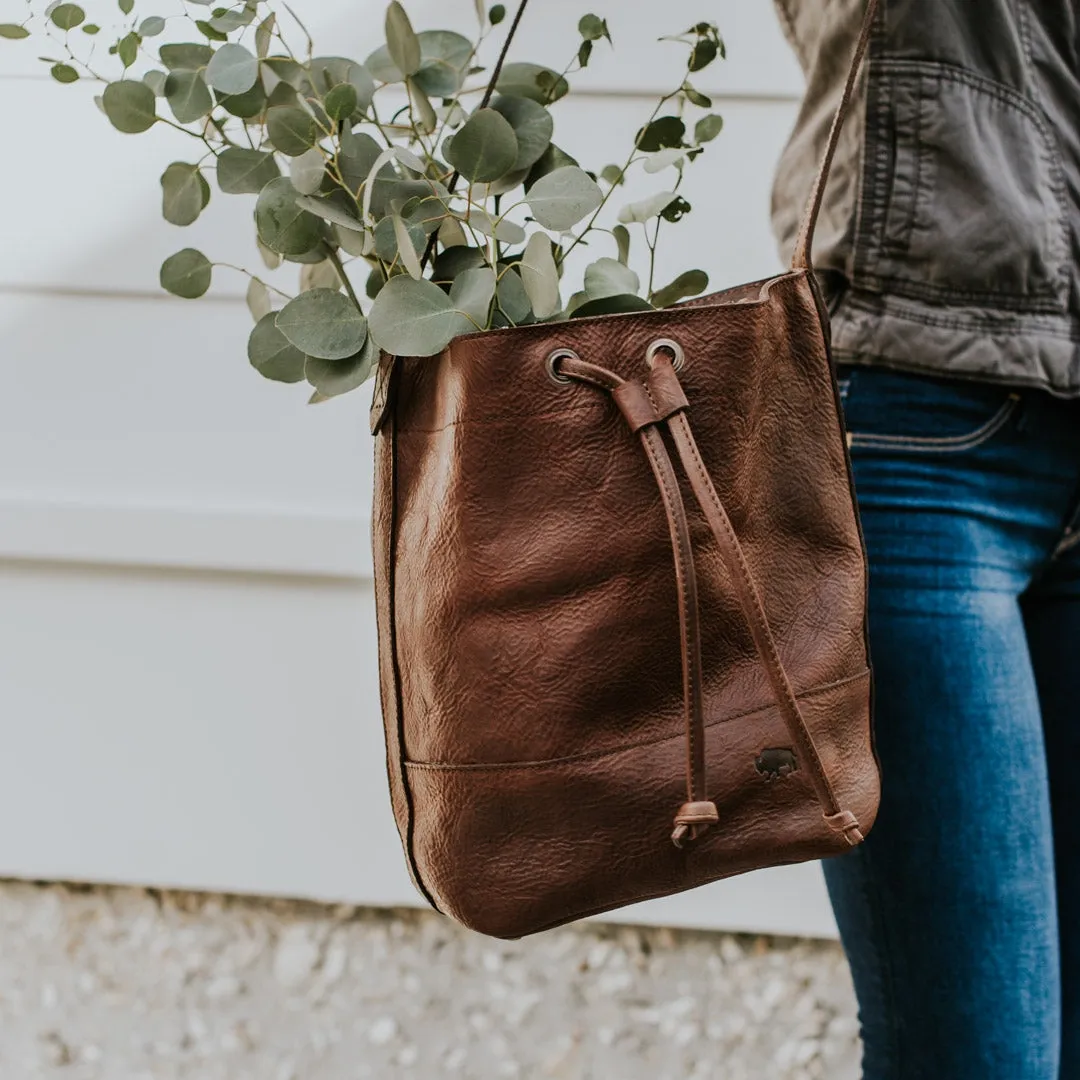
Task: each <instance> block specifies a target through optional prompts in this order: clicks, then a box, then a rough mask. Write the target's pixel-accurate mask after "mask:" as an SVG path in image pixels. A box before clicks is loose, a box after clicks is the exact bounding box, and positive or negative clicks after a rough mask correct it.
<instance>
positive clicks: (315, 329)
mask: <svg viewBox="0 0 1080 1080" xmlns="http://www.w3.org/2000/svg"><path fill="white" fill-rule="evenodd" d="M277 328H278V329H279V330H280V331H281V332H282V333H283V334H284V335H285V336H286V337H287V338H288V339H289V341H291V342H292V343H293V345H295V346H296V347H297V348H298V349H300V350H301V352H303V353H305V354H306V355H307V356H315V357H318V358H319V359H320V360H344V359H346V358H347V357H350V356H353V355H355V354H356V353H358V352H359V351H360V349H361V348H363V345H364V342H365V341H366V340H367V333H368V326H367V319H365V318H364V316H363V315H362V314H361V313H360V309H359V308H358V307H357V306H356V305H355V304H354V303H353V302H352V300H350V299H349V298H348V297H347V296H345V295H344V294H343V293H340V292H337V291H335V290H334V289H311V290H310V291H309V292H305V293H301V294H300V295H299V296H298V297H296V298H295V299H294V300H290V301H289V302H288V303H287V304H286V305H285V306H284V307H283V308H282V309H281V310H280V311H279V312H278V313H277Z"/></svg>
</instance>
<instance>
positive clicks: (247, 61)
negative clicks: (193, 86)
mask: <svg viewBox="0 0 1080 1080" xmlns="http://www.w3.org/2000/svg"><path fill="white" fill-rule="evenodd" d="M258 77H259V61H258V60H257V59H256V58H255V57H254V56H253V55H252V54H251V53H250V52H249V51H248V50H247V49H245V48H244V46H243V45H238V44H236V43H235V42H231V41H230V42H227V43H226V44H224V45H222V46H221V48H220V49H218V50H217V52H215V53H214V56H213V58H212V59H211V61H210V63H209V64H207V65H206V81H207V83H208V84H209V85H210V86H212V87H213V88H214V89H215V90H219V91H220V92H221V93H223V94H246V93H247V92H248V91H249V90H250V89H251V88H252V87H253V86H254V85H255V80H256V79H258Z"/></svg>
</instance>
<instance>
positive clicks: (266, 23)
mask: <svg viewBox="0 0 1080 1080" xmlns="http://www.w3.org/2000/svg"><path fill="white" fill-rule="evenodd" d="M276 25H277V16H276V15H275V14H274V13H273V12H272V11H271V12H270V14H269V15H267V16H266V18H265V19H263V21H262V22H261V23H259V25H258V27H257V28H256V30H255V52H256V54H257V55H258V56H259V57H260V58H262V57H265V56H266V54H267V53H268V52H269V51H270V46H271V44H272V43H273V40H274V27H275V26H276Z"/></svg>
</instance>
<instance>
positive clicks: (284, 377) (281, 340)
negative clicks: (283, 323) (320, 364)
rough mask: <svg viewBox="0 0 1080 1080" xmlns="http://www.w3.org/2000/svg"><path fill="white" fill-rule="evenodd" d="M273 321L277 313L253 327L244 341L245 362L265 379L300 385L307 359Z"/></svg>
mask: <svg viewBox="0 0 1080 1080" xmlns="http://www.w3.org/2000/svg"><path fill="white" fill-rule="evenodd" d="M276 319H277V312H274V311H271V312H268V313H267V314H266V315H264V316H263V317H262V318H261V319H260V320H259V321H258V322H257V323H256V324H255V329H254V330H252V331H251V336H250V337H249V338H248V346H247V354H248V360H250V361H251V366H252V367H253V368H254V369H255V370H256V371H257V372H258V373H259V374H260V375H262V376H263V377H264V378H266V379H273V380H274V381H275V382H283V383H298V382H303V379H304V364H305V362H306V361H307V357H306V356H305V355H304V354H303V353H302V352H301V351H300V350H299V349H298V348H297V347H296V346H295V345H293V344H292V343H291V342H290V341H289V339H288V338H287V337H286V336H285V335H284V334H283V333H282V332H281V331H280V330H279V329H278V328H277V323H276Z"/></svg>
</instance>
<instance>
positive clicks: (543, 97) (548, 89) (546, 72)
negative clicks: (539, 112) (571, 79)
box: [495, 63, 570, 105]
mask: <svg viewBox="0 0 1080 1080" xmlns="http://www.w3.org/2000/svg"><path fill="white" fill-rule="evenodd" d="M495 89H496V90H498V91H499V93H500V94H506V95H508V96H510V97H525V98H531V99H532V100H533V101H538V102H539V103H540V104H541V105H550V104H551V103H552V102H553V101H558V100H559V98H564V97H566V95H567V94H568V93H570V84H569V83H568V82H567V81H566V79H564V78H563V77H562V76H561V75H560V74H559V73H558V72H556V71H552V70H551V68H546V67H543V66H542V65H540V64H526V63H515V64H506V65H505V66H504V67H503V69H502V73H501V74H500V75H499V81H498V83H496V84H495Z"/></svg>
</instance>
